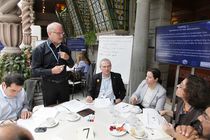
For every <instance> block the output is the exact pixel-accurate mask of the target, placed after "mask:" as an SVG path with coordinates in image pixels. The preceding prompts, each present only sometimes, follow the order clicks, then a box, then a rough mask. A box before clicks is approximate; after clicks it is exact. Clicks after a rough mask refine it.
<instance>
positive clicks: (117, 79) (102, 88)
mask: <svg viewBox="0 0 210 140" xmlns="http://www.w3.org/2000/svg"><path fill="white" fill-rule="evenodd" d="M111 67H112V65H111V61H110V60H109V59H106V58H104V59H102V60H101V62H100V69H101V71H102V72H101V73H98V74H96V75H94V76H93V79H92V83H91V88H90V89H88V92H89V94H90V95H89V96H87V98H86V101H87V102H89V103H91V102H92V101H93V100H94V99H95V98H109V99H110V100H112V101H113V102H114V103H115V104H117V103H119V102H121V101H122V100H123V99H124V97H125V92H126V90H125V87H124V84H123V81H122V78H121V75H120V74H119V73H114V72H111Z"/></svg>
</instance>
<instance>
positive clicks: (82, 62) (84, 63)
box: [71, 53, 90, 76]
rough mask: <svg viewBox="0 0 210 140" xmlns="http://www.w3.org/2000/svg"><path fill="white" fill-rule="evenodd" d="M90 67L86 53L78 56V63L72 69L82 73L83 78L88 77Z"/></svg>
mask: <svg viewBox="0 0 210 140" xmlns="http://www.w3.org/2000/svg"><path fill="white" fill-rule="evenodd" d="M89 66H90V62H89V59H88V58H86V56H85V55H84V53H79V54H77V56H76V63H75V65H74V66H73V67H72V68H71V69H72V70H74V71H80V72H81V73H82V76H86V74H87V72H88V70H89Z"/></svg>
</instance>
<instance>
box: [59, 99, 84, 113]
mask: <svg viewBox="0 0 210 140" xmlns="http://www.w3.org/2000/svg"><path fill="white" fill-rule="evenodd" d="M60 106H62V107H64V108H65V109H67V110H68V111H70V112H75V113H76V112H79V111H81V110H84V109H87V108H88V106H87V105H86V104H84V103H82V102H80V101H78V100H71V101H69V102H65V103H62V104H61V105H60Z"/></svg>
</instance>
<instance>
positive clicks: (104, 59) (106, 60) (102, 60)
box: [100, 58, 112, 67]
mask: <svg viewBox="0 0 210 140" xmlns="http://www.w3.org/2000/svg"><path fill="white" fill-rule="evenodd" d="M102 62H108V63H109V64H110V65H112V63H111V61H110V60H109V59H108V58H103V59H101V61H100V67H101V64H102Z"/></svg>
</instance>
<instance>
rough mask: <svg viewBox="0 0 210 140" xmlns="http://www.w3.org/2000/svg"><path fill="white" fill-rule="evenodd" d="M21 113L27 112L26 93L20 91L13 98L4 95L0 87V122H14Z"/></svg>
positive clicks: (0, 86)
mask: <svg viewBox="0 0 210 140" xmlns="http://www.w3.org/2000/svg"><path fill="white" fill-rule="evenodd" d="M22 111H28V102H27V97H26V92H25V90H24V89H23V88H22V90H21V91H20V92H19V93H18V94H17V96H15V97H12V98H11V97H8V96H7V95H5V93H4V91H3V89H2V85H0V121H2V120H8V119H10V120H16V119H18V117H19V116H20V113H21V112H22Z"/></svg>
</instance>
